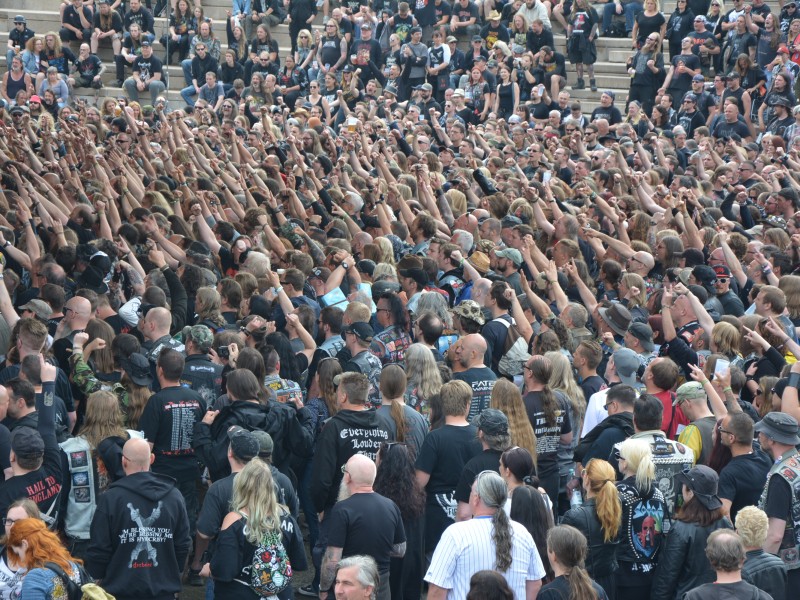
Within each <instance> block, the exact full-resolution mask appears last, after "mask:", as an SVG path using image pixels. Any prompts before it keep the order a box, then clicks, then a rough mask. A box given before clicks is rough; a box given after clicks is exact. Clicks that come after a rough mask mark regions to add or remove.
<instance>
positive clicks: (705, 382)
mask: <svg viewBox="0 0 800 600" xmlns="http://www.w3.org/2000/svg"><path fill="white" fill-rule="evenodd" d="M709 383H711V382H710V381H709V380H708V379H703V381H701V382H700V385H702V386H703V387H705V386H707V385H708V384H709Z"/></svg>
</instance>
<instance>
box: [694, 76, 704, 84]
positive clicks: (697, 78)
mask: <svg viewBox="0 0 800 600" xmlns="http://www.w3.org/2000/svg"><path fill="white" fill-rule="evenodd" d="M692 81H702V82H703V83H705V82H706V78H705V77H703V76H702V75H695V76H694V77H692Z"/></svg>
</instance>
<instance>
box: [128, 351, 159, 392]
mask: <svg viewBox="0 0 800 600" xmlns="http://www.w3.org/2000/svg"><path fill="white" fill-rule="evenodd" d="M121 366H122V370H123V371H125V373H126V374H127V375H128V377H129V378H130V380H131V381H133V383H135V384H136V385H141V386H148V387H149V386H150V384H152V383H153V374H152V371H151V370H150V361H149V360H147V357H146V356H145V355H144V354H140V353H138V352H134V353H133V354H131V355H130V356H129V357H128V358H126V359H124V360H123V361H122V364H121Z"/></svg>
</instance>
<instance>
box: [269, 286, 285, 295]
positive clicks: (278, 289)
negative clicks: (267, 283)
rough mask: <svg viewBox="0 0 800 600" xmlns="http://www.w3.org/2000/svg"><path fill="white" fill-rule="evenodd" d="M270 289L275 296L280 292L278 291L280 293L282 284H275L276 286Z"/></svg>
mask: <svg viewBox="0 0 800 600" xmlns="http://www.w3.org/2000/svg"><path fill="white" fill-rule="evenodd" d="M272 291H273V292H274V293H275V295H276V296H277V295H278V294H280V293H281V291H283V286H282V285H279V286H276V287H274V288H272Z"/></svg>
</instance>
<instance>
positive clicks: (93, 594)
mask: <svg viewBox="0 0 800 600" xmlns="http://www.w3.org/2000/svg"><path fill="white" fill-rule="evenodd" d="M44 566H45V567H46V568H48V569H50V570H51V571H53V573H55V574H56V575H58V576H59V577H60V578H61V581H62V582H64V588H65V589H66V592H67V598H68V599H69V600H114V596H112V595H111V594H109V593H108V592H106V591H105V590H104V589H103V588H101V587H100V586H99V585H97V584H96V583H95V582H94V580H93V579H92V577H91V576H90V575H89V574H88V573H87V572H86V571H85V570H84V568H83V567H82V566H81V565H76V566H77V568H78V573H79V574H80V579H81V583H80V584H77V583H75V582H74V581H73V580H72V579H71V578H70V576H69V575H67V574H66V572H65V571H64V569H62V568H61V567H59V566H58V565H57V564H55V563H52V562H48V563H45V564H44Z"/></svg>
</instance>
